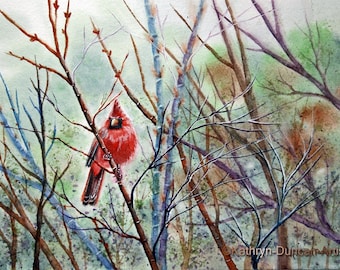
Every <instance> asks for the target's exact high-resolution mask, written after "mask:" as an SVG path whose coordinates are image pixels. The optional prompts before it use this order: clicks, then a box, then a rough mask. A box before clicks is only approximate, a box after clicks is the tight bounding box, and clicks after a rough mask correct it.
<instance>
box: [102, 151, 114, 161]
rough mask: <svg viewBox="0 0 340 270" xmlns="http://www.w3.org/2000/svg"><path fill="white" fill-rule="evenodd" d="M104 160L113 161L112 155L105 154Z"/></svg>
mask: <svg viewBox="0 0 340 270" xmlns="http://www.w3.org/2000/svg"><path fill="white" fill-rule="evenodd" d="M103 159H104V160H111V159H112V155H111V154H110V153H108V154H104V155H103Z"/></svg>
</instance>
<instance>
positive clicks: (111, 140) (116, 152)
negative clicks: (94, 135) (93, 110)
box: [81, 98, 137, 205]
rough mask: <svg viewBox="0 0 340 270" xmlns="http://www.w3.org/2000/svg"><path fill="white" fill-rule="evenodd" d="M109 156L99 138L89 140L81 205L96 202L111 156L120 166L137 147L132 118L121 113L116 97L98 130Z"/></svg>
mask: <svg viewBox="0 0 340 270" xmlns="http://www.w3.org/2000/svg"><path fill="white" fill-rule="evenodd" d="M98 135H99V136H100V137H101V138H102V139H103V142H104V145H105V147H106V148H107V150H108V152H109V155H106V154H105V153H104V151H103V149H102V148H101V147H100V146H99V143H98V140H97V139H94V141H93V142H92V145H91V148H90V152H89V155H88V159H87V162H86V166H88V167H90V171H89V174H88V177H87V181H86V185H85V188H84V191H83V194H82V197H81V200H82V202H83V204H84V205H87V204H90V205H94V204H96V203H97V202H98V199H99V194H100V190H101V188H102V184H103V178H104V172H105V171H107V172H111V173H112V170H111V166H110V159H111V158H112V159H113V160H114V162H115V163H116V164H117V166H118V167H119V166H120V165H123V164H125V163H127V162H128V161H130V160H131V159H132V158H133V156H134V154H135V152H136V148H137V135H136V132H135V129H134V128H133V125H132V122H131V120H130V119H129V118H128V117H127V115H126V114H125V113H124V111H123V109H122V108H121V106H120V104H119V102H118V99H117V98H116V99H115V100H114V101H113V107H112V111H111V113H110V115H109V117H108V119H107V120H106V121H105V123H104V126H103V127H102V128H101V129H100V130H99V132H98Z"/></svg>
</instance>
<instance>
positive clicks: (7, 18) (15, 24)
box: [0, 10, 58, 56]
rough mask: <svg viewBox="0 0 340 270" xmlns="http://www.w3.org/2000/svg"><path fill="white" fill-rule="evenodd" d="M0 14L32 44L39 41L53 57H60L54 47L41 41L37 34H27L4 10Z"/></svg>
mask: <svg viewBox="0 0 340 270" xmlns="http://www.w3.org/2000/svg"><path fill="white" fill-rule="evenodd" d="M0 13H1V14H2V15H3V16H4V17H5V19H6V20H7V21H9V22H10V23H11V24H12V25H14V26H15V27H16V28H17V29H18V30H19V31H20V32H21V33H23V34H24V35H25V36H26V37H28V38H29V39H30V41H31V42H35V41H37V42H38V43H40V44H41V45H42V46H43V47H45V48H46V49H47V50H48V51H49V52H51V53H52V54H53V55H55V56H58V53H57V51H55V50H54V49H52V47H51V46H50V45H49V44H48V43H46V42H45V41H44V40H42V39H40V38H39V36H38V35H37V34H30V33H29V32H27V31H26V30H25V28H23V27H21V26H20V25H19V24H18V23H17V22H16V21H15V20H14V19H12V18H11V17H10V16H9V15H7V13H5V12H4V11H3V10H0Z"/></svg>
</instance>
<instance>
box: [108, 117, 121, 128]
mask: <svg viewBox="0 0 340 270" xmlns="http://www.w3.org/2000/svg"><path fill="white" fill-rule="evenodd" d="M122 122H123V119H122V118H120V117H112V118H111V119H110V126H109V128H112V129H119V128H122Z"/></svg>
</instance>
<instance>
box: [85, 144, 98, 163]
mask: <svg viewBox="0 0 340 270" xmlns="http://www.w3.org/2000/svg"><path fill="white" fill-rule="evenodd" d="M98 147H99V143H98V141H97V140H94V141H93V143H92V145H91V148H90V151H89V155H88V158H87V160H86V166H87V167H90V166H91V164H92V162H93V161H94V159H95V157H96V154H97V151H98Z"/></svg>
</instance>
